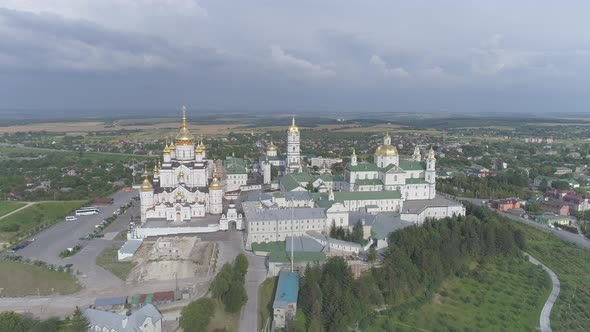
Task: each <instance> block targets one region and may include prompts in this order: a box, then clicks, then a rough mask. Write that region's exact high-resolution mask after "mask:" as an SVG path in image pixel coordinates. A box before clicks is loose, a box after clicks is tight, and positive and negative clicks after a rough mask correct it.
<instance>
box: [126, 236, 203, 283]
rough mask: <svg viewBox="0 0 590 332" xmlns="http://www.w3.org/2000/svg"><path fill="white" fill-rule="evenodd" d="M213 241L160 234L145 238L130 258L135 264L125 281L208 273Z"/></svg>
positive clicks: (162, 279) (188, 276)
mask: <svg viewBox="0 0 590 332" xmlns="http://www.w3.org/2000/svg"><path fill="white" fill-rule="evenodd" d="M212 251H213V242H208V241H201V240H199V239H198V238H197V237H195V236H187V237H161V238H158V239H157V240H155V241H144V242H143V244H142V245H141V248H140V249H139V250H138V251H137V253H136V254H135V255H134V257H133V262H135V267H134V268H133V270H132V271H131V273H130V274H129V277H128V278H127V282H129V283H133V284H138V283H143V282H146V281H166V280H174V279H175V278H178V279H188V278H198V277H203V276H206V275H207V270H208V269H209V262H210V259H211V255H212Z"/></svg>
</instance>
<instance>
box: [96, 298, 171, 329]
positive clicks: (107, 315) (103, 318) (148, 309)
mask: <svg viewBox="0 0 590 332" xmlns="http://www.w3.org/2000/svg"><path fill="white" fill-rule="evenodd" d="M84 316H86V318H88V320H89V321H90V324H91V325H92V326H96V325H98V326H99V327H101V328H104V327H106V328H107V329H108V330H109V331H110V330H115V331H117V332H134V331H139V327H141V325H142V324H143V323H144V322H145V320H146V318H147V317H151V319H152V322H153V323H156V322H158V321H161V320H162V314H160V312H159V311H158V309H156V307H154V305H153V304H149V303H148V304H146V305H145V306H143V307H141V309H139V310H138V311H136V312H134V313H133V314H131V316H125V315H119V314H115V313H112V312H107V311H102V310H96V309H86V311H85V312H84Z"/></svg>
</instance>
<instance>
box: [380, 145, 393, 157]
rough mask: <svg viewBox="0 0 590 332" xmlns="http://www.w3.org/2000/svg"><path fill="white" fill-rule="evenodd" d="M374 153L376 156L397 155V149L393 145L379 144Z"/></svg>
mask: <svg viewBox="0 0 590 332" xmlns="http://www.w3.org/2000/svg"><path fill="white" fill-rule="evenodd" d="M375 154H376V155H378V156H387V157H391V156H397V149H396V148H395V146H393V145H381V146H379V147H378V148H377V151H375Z"/></svg>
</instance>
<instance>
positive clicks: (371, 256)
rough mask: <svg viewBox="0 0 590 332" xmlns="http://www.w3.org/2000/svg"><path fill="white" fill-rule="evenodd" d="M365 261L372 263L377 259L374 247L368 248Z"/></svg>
mask: <svg viewBox="0 0 590 332" xmlns="http://www.w3.org/2000/svg"><path fill="white" fill-rule="evenodd" d="M367 259H368V260H369V262H374V261H375V260H376V259H377V250H376V249H375V247H373V246H371V247H370V248H369V253H368V254H367Z"/></svg>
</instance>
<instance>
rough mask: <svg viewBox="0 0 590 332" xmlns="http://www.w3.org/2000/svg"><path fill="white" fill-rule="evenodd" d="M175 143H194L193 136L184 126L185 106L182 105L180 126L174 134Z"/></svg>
mask: <svg viewBox="0 0 590 332" xmlns="http://www.w3.org/2000/svg"><path fill="white" fill-rule="evenodd" d="M176 144H178V145H192V144H195V136H193V134H191V132H190V131H189V130H188V128H187V127H186V107H185V106H182V126H181V127H180V131H179V132H178V134H177V135H176Z"/></svg>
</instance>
